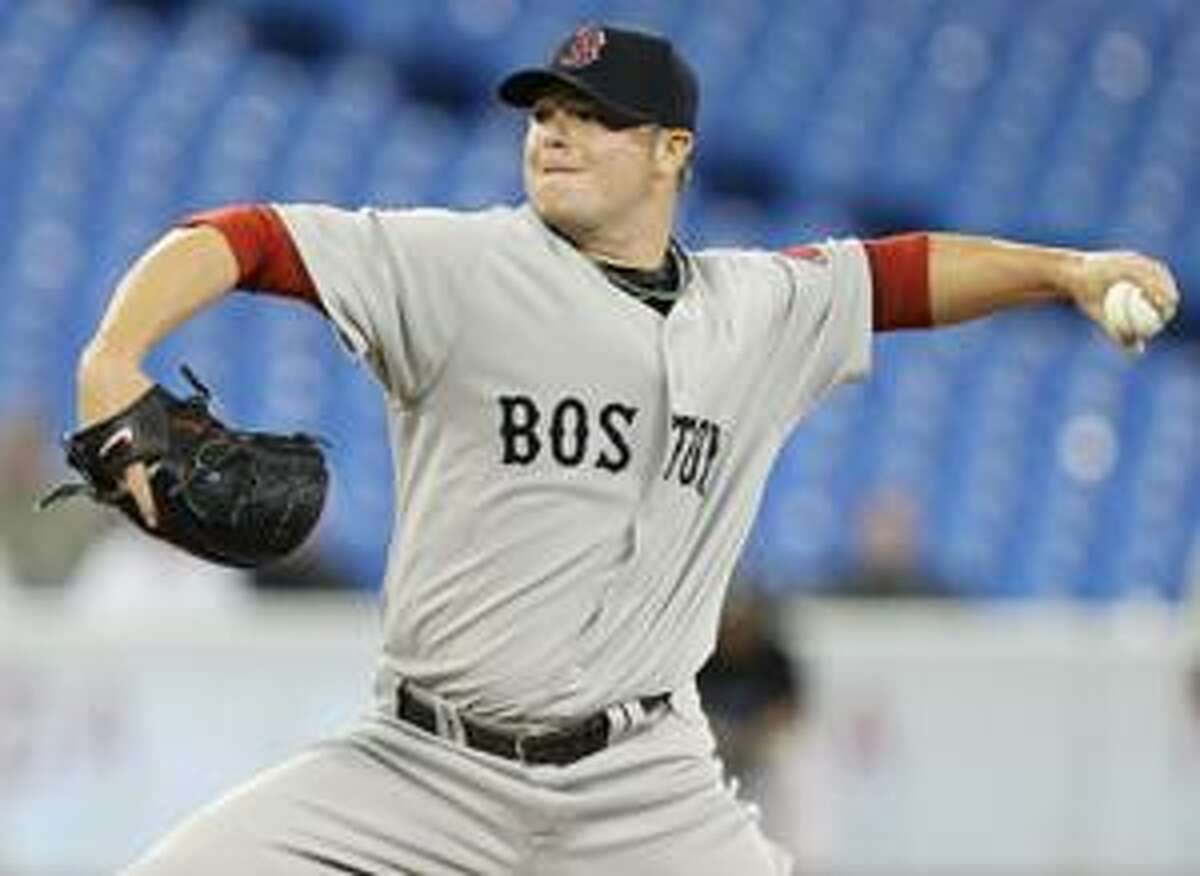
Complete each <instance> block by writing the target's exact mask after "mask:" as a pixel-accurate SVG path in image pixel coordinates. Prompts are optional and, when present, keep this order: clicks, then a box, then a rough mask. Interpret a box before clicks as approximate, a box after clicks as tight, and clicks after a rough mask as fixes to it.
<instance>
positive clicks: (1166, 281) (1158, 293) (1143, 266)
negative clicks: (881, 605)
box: [1125, 254, 1179, 323]
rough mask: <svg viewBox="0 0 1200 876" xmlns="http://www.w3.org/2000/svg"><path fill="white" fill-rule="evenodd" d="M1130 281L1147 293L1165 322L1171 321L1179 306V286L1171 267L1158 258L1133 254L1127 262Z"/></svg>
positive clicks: (1147, 296)
mask: <svg viewBox="0 0 1200 876" xmlns="http://www.w3.org/2000/svg"><path fill="white" fill-rule="evenodd" d="M1125 267H1126V269H1127V271H1128V277H1127V279H1129V281H1130V282H1132V283H1134V284H1135V285H1136V286H1137V287H1138V288H1140V289H1141V290H1142V291H1143V292H1144V293H1145V295H1146V298H1147V299H1148V300H1149V302H1150V304H1151V305H1152V306H1153V307H1154V309H1155V310H1157V311H1158V313H1159V316H1161V317H1162V319H1163V322H1164V323H1165V322H1170V321H1171V320H1172V319H1173V318H1174V317H1175V312H1176V311H1177V310H1178V308H1179V287H1178V286H1177V285H1176V284H1175V277H1174V276H1173V275H1172V274H1171V270H1170V268H1168V267H1167V266H1166V265H1164V264H1163V263H1162V262H1160V261H1157V260H1156V259H1152V258H1149V257H1147V256H1142V255H1136V254H1135V255H1133V256H1131V257H1130V259H1129V260H1128V262H1127V264H1126V266H1125Z"/></svg>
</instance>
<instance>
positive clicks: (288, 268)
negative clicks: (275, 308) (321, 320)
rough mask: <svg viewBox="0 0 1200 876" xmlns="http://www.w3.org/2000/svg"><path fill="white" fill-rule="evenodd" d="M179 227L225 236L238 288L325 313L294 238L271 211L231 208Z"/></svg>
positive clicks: (259, 207) (243, 206)
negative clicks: (290, 300)
mask: <svg viewBox="0 0 1200 876" xmlns="http://www.w3.org/2000/svg"><path fill="white" fill-rule="evenodd" d="M179 224H180V225H182V226H184V227H189V228H190V227H195V226H197V225H208V226H211V227H213V228H215V229H217V230H218V231H220V232H221V234H223V235H224V236H225V239H226V240H227V241H228V242H229V247H230V249H232V250H233V254H234V257H235V258H236V259H237V263H238V288H240V289H253V290H256V291H259V292H267V293H269V294H272V295H280V296H283V297H285V298H296V299H299V300H301V301H304V302H306V303H308V304H311V305H312V306H313V307H315V308H317V309H318V310H320V311H321V312H322V313H324V312H325V307H324V305H323V304H322V303H321V298H320V296H319V295H318V294H317V287H316V284H314V283H313V280H312V277H311V276H310V275H309V273H308V268H306V267H305V266H304V260H303V259H301V258H300V251H299V250H297V249H296V243H295V241H294V240H292V235H291V234H290V233H289V232H288V230H287V226H286V225H284V224H283V219H281V218H280V217H279V214H278V213H277V212H275V210H273V209H272V208H271V207H269V206H267V205H265V204H232V205H230V206H228V207H220V208H218V209H215V210H204V211H202V212H200V213H193V214H192V215H191V216H188V217H187V218H186V219H184V220H183V221H182V222H180V223H179Z"/></svg>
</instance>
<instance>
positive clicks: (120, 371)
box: [75, 347, 158, 529]
mask: <svg viewBox="0 0 1200 876" xmlns="http://www.w3.org/2000/svg"><path fill="white" fill-rule="evenodd" d="M153 386H154V381H152V380H151V379H150V378H149V377H147V376H146V375H145V374H144V373H143V372H142V370H141V368H140V367H139V366H138V364H137V362H135V361H133V360H131V359H128V358H126V357H123V356H120V355H118V354H115V353H112V352H110V351H107V350H104V349H103V348H99V347H89V348H88V349H87V350H86V351H85V352H84V354H83V356H82V357H80V360H79V367H78V370H77V373H76V400H75V412H76V417H77V419H78V428H80V429H82V428H84V427H86V426H90V425H92V424H93V423H98V422H100V421H101V420H106V419H108V418H109V417H111V416H113V415H115V414H118V413H120V412H121V411H123V410H125V409H126V408H127V407H129V406H130V405H131V404H133V402H135V401H136V400H137V399H138V398H140V397H141V396H143V395H144V394H145V393H146V392H147V391H149V390H150V389H151V388H152V387H153ZM124 486H125V489H126V490H128V491H129V493H130V494H131V495H132V496H133V499H134V501H135V502H136V503H137V506H138V512H139V513H140V514H141V515H142V521H143V522H144V523H145V524H146V525H147V526H148V527H150V528H151V529H154V528H155V527H156V526H157V525H158V511H157V509H156V508H155V506H154V498H153V494H152V493H151V491H150V475H149V473H148V472H147V471H146V466H145V464H144V463H140V462H136V463H134V464H132V465H130V466H129V468H127V469H126V470H125V479H124Z"/></svg>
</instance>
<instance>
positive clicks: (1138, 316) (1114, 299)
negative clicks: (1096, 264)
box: [1104, 280, 1163, 340]
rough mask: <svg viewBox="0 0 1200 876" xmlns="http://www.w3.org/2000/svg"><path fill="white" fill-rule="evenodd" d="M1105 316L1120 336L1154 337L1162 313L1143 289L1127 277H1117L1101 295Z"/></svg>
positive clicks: (1160, 328) (1158, 328)
mask: <svg viewBox="0 0 1200 876" xmlns="http://www.w3.org/2000/svg"><path fill="white" fill-rule="evenodd" d="M1104 319H1105V321H1106V322H1107V323H1108V327H1109V328H1110V329H1112V330H1113V331H1114V332H1116V333H1117V334H1118V335H1120V336H1122V337H1130V336H1133V337H1134V338H1137V339H1138V340H1148V339H1149V338H1152V337H1154V336H1155V335H1156V334H1158V333H1159V331H1161V330H1162V327H1163V319H1162V316H1160V315H1159V312H1158V311H1157V310H1156V309H1155V308H1154V305H1153V304H1151V303H1150V300H1149V299H1148V298H1147V297H1146V293H1145V292H1143V291H1142V290H1141V288H1140V287H1138V286H1136V285H1134V284H1133V283H1130V282H1129V281H1128V280H1118V281H1117V282H1116V283H1113V285H1112V286H1110V287H1109V288H1108V292H1106V293H1105V295H1104Z"/></svg>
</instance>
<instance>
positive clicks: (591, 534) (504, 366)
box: [78, 25, 1178, 876]
mask: <svg viewBox="0 0 1200 876" xmlns="http://www.w3.org/2000/svg"><path fill="white" fill-rule="evenodd" d="M499 96H500V98H501V99H502V100H503V101H504V102H506V103H507V104H510V105H512V106H515V107H519V108H521V109H523V110H524V111H526V112H527V114H528V115H527V117H528V125H527V128H526V133H525V138H524V150H523V168H524V183H525V193H526V200H525V202H524V203H521V204H519V205H514V206H496V207H494V208H492V209H487V210H483V211H479V212H456V211H450V210H442V209H391V208H386V209H385V208H367V209H360V210H345V209H339V208H336V207H333V206H324V205H308V204H247V205H235V206H229V207H225V208H222V209H218V210H214V211H210V212H207V213H203V214H199V215H195V216H191V217H189V218H188V219H186V220H185V221H183V222H181V223H180V225H179V226H178V227H176V228H174V229H172V230H170V231H169V232H168V233H167V234H166V235H165V236H164V237H163V238H162V239H161V240H160V241H159V242H158V243H157V244H156V245H154V246H153V247H152V248H151V249H150V250H149V251H148V252H147V253H145V254H144V255H143V256H142V257H141V258H140V259H139V260H138V261H137V262H136V263H135V264H134V265H133V267H132V268H131V269H130V270H129V272H128V273H127V274H126V276H125V277H124V278H123V280H122V281H121V283H120V285H119V287H118V288H117V290H116V292H115V295H114V297H113V299H112V301H111V303H110V305H109V307H108V310H107V312H106V314H105V316H104V318H103V320H102V322H101V324H100V326H99V328H98V330H97V331H96V334H95V336H94V337H93V338H92V340H91V342H90V343H89V344H88V346H87V348H86V349H85V351H84V352H83V354H82V357H81V359H80V364H79V368H78V419H79V423H80V426H81V428H95V427H97V426H100V427H101V428H103V427H104V424H107V423H110V422H117V421H119V418H120V415H121V414H122V413H123V412H125V411H127V410H129V408H130V406H131V405H135V404H136V403H137V402H138V400H139V399H142V398H144V397H146V395H147V394H148V393H151V392H152V391H153V389H154V384H153V383H152V381H151V380H150V379H149V378H148V377H147V376H146V374H145V373H144V371H143V368H142V365H141V363H142V361H143V359H144V357H145V356H146V354H147V352H148V351H149V350H150V349H151V348H152V347H153V346H154V345H155V344H156V343H157V342H158V341H160V340H161V339H162V338H163V337H165V336H166V335H167V334H169V333H170V332H171V331H172V330H173V329H175V328H176V327H177V326H179V325H180V324H181V323H183V322H184V321H185V320H187V319H188V317H190V316H191V315H192V314H194V313H196V312H197V311H199V310H200V309H201V308H203V307H205V306H207V305H209V304H211V303H213V302H215V301H217V300H218V299H219V298H221V297H222V296H223V295H225V294H226V293H227V292H229V291H230V290H233V289H236V288H243V289H251V290H256V291H258V292H261V293H265V294H270V295H278V296H286V297H288V298H291V299H294V300H296V301H298V302H303V303H305V304H308V305H310V306H311V307H312V308H314V309H315V310H316V311H317V312H319V314H320V315H321V316H322V317H323V318H324V319H326V320H328V322H329V323H330V324H331V326H332V327H333V329H334V330H335V331H336V332H337V334H338V335H339V337H340V338H341V340H342V341H343V342H344V344H345V346H346V347H347V348H348V350H349V351H350V352H351V353H352V354H353V356H354V357H355V358H356V359H357V360H358V361H360V362H361V363H362V364H363V365H364V366H365V367H367V368H368V369H370V372H371V373H372V374H373V376H374V378H375V379H376V380H377V381H378V385H379V387H380V389H381V391H382V392H383V394H384V396H385V398H386V402H387V411H388V423H389V429H390V437H391V442H392V445H393V451H394V455H395V458H396V460H397V463H396V465H395V468H394V471H393V479H394V485H395V495H396V499H397V503H396V504H397V509H396V518H395V530H394V536H393V539H392V543H391V550H390V555H389V561H388V567H387V572H386V580H385V581H384V584H383V596H384V604H383V612H384V642H383V646H382V653H381V654H380V655H379V662H378V671H377V675H376V683H375V686H374V693H373V696H372V698H371V701H370V706H369V708H368V709H367V710H366V711H365V713H364V715H363V716H362V717H361V718H359V719H358V720H356V721H355V722H354V723H353V724H352V725H350V726H349V727H348V728H347V729H346V730H345V731H344V732H342V733H340V734H339V735H337V736H336V737H334V738H331V739H328V740H325V741H323V742H321V743H319V744H317V745H315V746H313V747H312V748H311V749H309V750H307V751H305V752H304V753H302V754H300V755H299V756H297V757H295V758H293V759H291V760H289V761H287V762H286V763H284V764H282V765H280V766H278V767H276V768H275V769H272V770H270V771H268V772H266V773H263V774H261V775H259V776H257V777H255V778H253V779H252V780H251V781H250V782H249V783H248V784H246V785H244V786H242V787H240V788H238V789H237V790H235V791H233V792H232V793H230V794H229V795H228V796H226V797H224V798H223V799H221V800H219V801H217V802H216V803H214V804H213V805H211V806H209V807H208V808H206V809H204V810H202V811H200V812H199V813H197V814H196V815H195V816H193V817H192V818H191V819H189V820H188V821H186V822H185V823H184V824H182V825H181V826H179V827H178V829H177V830H175V831H173V832H172V833H171V834H170V835H168V836H167V837H166V838H165V839H163V840H162V841H161V842H160V843H159V844H158V845H157V846H155V847H154V848H153V849H151V850H149V852H148V853H147V854H146V856H145V857H144V858H142V859H141V860H140V861H138V862H137V863H135V864H133V865H132V867H131V869H130V870H129V871H128V872H130V873H133V874H138V876H151V874H197V876H199V874H205V876H208V874H214V873H222V874H225V873H247V874H256V876H268V874H314V876H315V874H334V873H355V874H368V873H370V874H375V873H412V874H452V873H453V874H554V876H585V874H587V876H592V874H595V876H601V874H604V876H607V874H612V873H622V874H630V876H632V874H655V876H667V874H678V876H697V874H712V876H728V874H739V876H759V874H761V876H767V874H781V873H785V872H788V869H789V863H788V861H787V860H786V856H785V855H783V854H782V853H781V852H780V851H779V850H778V849H777V847H775V846H774V845H773V844H772V843H771V842H770V841H769V840H767V839H766V838H765V837H764V836H763V834H762V832H761V831H760V829H759V827H758V825H757V822H756V819H755V816H754V814H753V811H752V810H751V809H750V808H749V807H747V806H746V805H744V804H743V803H742V802H740V801H739V800H738V799H737V798H736V796H735V795H734V793H733V792H732V791H731V790H730V789H729V788H728V787H727V785H726V784H725V782H724V780H723V777H722V769H721V764H720V763H719V762H718V761H717V759H716V758H715V756H714V753H713V739H712V736H711V734H710V732H709V728H708V725H707V723H706V720H705V718H704V715H703V714H702V713H701V710H700V707H699V703H698V699H697V696H696V693H695V686H694V676H695V674H696V673H697V671H698V670H699V668H700V666H701V665H702V664H703V662H704V661H705V659H706V657H707V656H708V655H709V653H710V652H711V650H712V648H713V646H714V639H715V634H716V629H717V621H718V615H719V612H720V608H721V602H722V596H723V593H724V590H725V586H726V581H727V579H728V578H729V575H730V572H731V570H732V568H733V566H734V563H735V561H736V559H737V557H738V553H739V550H740V549H741V547H742V544H743V540H744V539H745V536H746V533H747V530H748V528H749V527H750V525H751V522H752V519H753V517H754V513H755V508H756V505H757V503H758V500H759V496H760V494H761V491H762V488H763V482H764V480H765V479H766V477H767V473H768V470H769V469H770V467H771V463H772V460H773V458H774V456H775V454H776V453H777V452H778V451H779V449H780V447H781V446H782V445H783V444H784V442H785V441H786V440H787V438H788V436H789V434H790V432H791V431H792V430H793V429H794V428H795V427H796V426H797V424H799V423H801V422H802V421H803V419H804V418H805V415H806V414H807V413H808V412H809V411H810V410H811V409H812V408H813V406H814V405H816V404H817V403H818V402H819V401H820V400H821V399H822V398H823V397H824V396H825V395H826V394H827V393H828V392H829V391H830V390H832V389H833V388H834V387H836V386H838V384H840V383H843V382H846V381H852V380H858V379H861V378H863V377H864V376H865V375H866V374H867V373H868V371H869V369H870V363H871V342H872V335H873V332H877V331H888V330H894V329H904V328H923V327H931V326H938V325H946V324H949V323H956V322H960V321H962V320H967V319H972V318H975V317H981V316H984V315H986V314H989V313H992V312H994V311H997V310H999V309H1002V308H1008V307H1013V306H1017V305H1023V304H1033V303H1037V302H1046V301H1052V300H1061V301H1068V302H1072V303H1073V304H1074V305H1075V306H1076V307H1078V309H1079V310H1080V311H1081V312H1082V313H1083V314H1085V315H1086V316H1087V317H1089V318H1090V319H1092V320H1094V321H1096V322H1097V323H1098V324H1100V325H1101V326H1102V327H1103V328H1104V330H1105V331H1107V332H1108V333H1109V335H1110V336H1111V337H1112V339H1113V340H1114V342H1116V343H1118V344H1120V345H1122V346H1127V347H1134V346H1137V345H1138V344H1140V343H1141V342H1143V341H1144V340H1145V338H1146V337H1147V336H1148V335H1149V334H1150V333H1152V331H1153V330H1157V328H1159V327H1161V324H1162V322H1164V321H1166V320H1169V319H1170V318H1171V317H1172V315H1173V314H1174V313H1175V310H1176V307H1177V304H1178V292H1177V290H1176V287H1175V283H1174V281H1173V280H1172V277H1171V274H1170V272H1169V271H1168V269H1167V268H1166V267H1164V266H1163V265H1161V264H1159V263H1157V262H1155V261H1152V260H1151V259H1148V258H1144V257H1142V256H1140V255H1137V254H1133V253H1125V252H1101V253H1089V254H1085V253H1082V252H1078V251H1071V250H1064V249H1052V248H1045V247H1035V246H1029V245H1021V244H1017V243H1009V242H1001V241H996V240H991V239H983V238H977V237H968V236H959V235H950V234H940V233H939V234H933V233H930V234H923V233H913V234H907V235H902V236H897V237H892V238H886V239H878V240H865V241H864V240H840V241H829V242H825V243H820V244H818V245H811V246H797V247H795V248H791V249H787V250H784V251H765V250H752V249H724V250H702V251H693V250H689V249H688V248H687V247H685V246H683V245H682V244H681V243H680V242H679V240H678V239H677V238H676V237H674V236H673V235H672V228H673V226H674V220H675V216H676V210H677V204H678V200H679V197H680V191H681V188H682V187H683V186H684V185H685V183H686V179H687V176H688V173H689V172H690V167H691V158H692V153H693V149H694V148H695V144H696V116H697V106H698V100H699V95H698V88H697V80H696V77H695V75H694V73H693V71H692V69H691V68H690V67H689V66H688V64H687V63H686V62H685V61H684V60H683V59H682V58H681V57H680V56H679V54H678V53H677V52H676V51H675V50H674V48H673V47H672V45H671V43H670V42H669V41H667V40H666V39H664V38H661V37H659V36H656V35H651V34H647V33H642V32H638V31H632V30H625V29H619V28H615V27H605V26H594V25H592V26H586V27H582V28H580V29H579V30H578V31H576V32H575V33H573V34H571V35H569V36H568V37H567V38H566V40H565V41H564V42H563V43H562V45H561V46H559V47H558V48H557V50H556V51H555V52H554V54H553V56H552V58H551V60H550V62H549V63H548V65H547V66H545V67H539V68H532V69H526V70H522V71H519V72H517V73H515V74H514V75H512V76H510V77H508V78H507V79H505V80H504V82H503V83H502V84H501V85H500V88H499ZM1120 284H1124V287H1125V288H1130V287H1133V288H1135V291H1136V293H1137V300H1138V301H1140V302H1141V305H1145V307H1143V310H1145V308H1146V307H1148V308H1149V311H1148V312H1149V313H1151V314H1153V317H1154V318H1153V319H1151V320H1150V323H1151V327H1150V328H1149V329H1147V328H1145V325H1146V321H1145V320H1140V321H1139V320H1134V319H1132V318H1131V317H1129V316H1128V314H1125V315H1122V314H1116V315H1114V314H1113V313H1111V312H1110V313H1109V314H1106V313H1105V298H1106V293H1107V292H1108V290H1109V289H1110V288H1111V287H1115V286H1118V285H1120ZM1141 305H1139V306H1141ZM1127 309H1128V308H1127ZM1111 310H1112V308H1111V307H1110V311H1111ZM1144 315H1145V314H1144V313H1143V316H1144ZM114 418H117V420H114ZM121 422H124V423H125V426H126V429H127V430H129V422H130V421H129V420H128V418H127V419H126V420H125V421H121ZM130 431H131V432H132V435H131V434H130ZM137 431H138V426H137V423H136V421H134V424H133V427H132V429H131V430H129V431H126V432H125V433H124V435H123V436H117V437H115V438H113V439H111V440H110V441H109V442H107V443H109V444H114V445H120V444H121V443H122V441H124V442H126V443H129V442H136V441H137V438H138V435H137ZM121 463H122V467H121V471H120V473H119V479H118V481H119V488H120V490H121V492H122V495H124V496H125V497H126V499H127V500H129V499H131V500H132V502H130V507H131V508H133V509H134V510H133V514H134V515H135V516H136V518H137V520H138V522H139V524H140V525H143V526H144V527H146V528H147V529H148V530H149V531H150V532H152V533H153V532H155V531H156V530H159V529H161V528H162V527H163V526H164V525H165V522H166V518H165V517H164V516H163V515H162V510H161V509H162V502H163V497H162V495H161V494H162V491H161V489H160V488H158V487H156V485H155V479H154V477H153V474H154V471H153V470H154V463H153V459H152V458H151V457H148V456H145V455H137V454H132V455H128V454H127V455H126V456H125V457H124V458H122V459H121ZM401 463H402V464H401ZM289 683H297V682H296V680H292V681H291V682H289ZM299 683H303V682H302V680H301V681H300V682H299Z"/></svg>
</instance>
